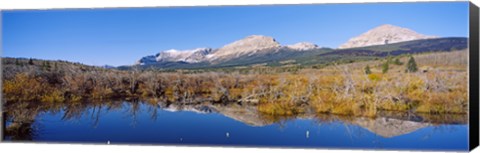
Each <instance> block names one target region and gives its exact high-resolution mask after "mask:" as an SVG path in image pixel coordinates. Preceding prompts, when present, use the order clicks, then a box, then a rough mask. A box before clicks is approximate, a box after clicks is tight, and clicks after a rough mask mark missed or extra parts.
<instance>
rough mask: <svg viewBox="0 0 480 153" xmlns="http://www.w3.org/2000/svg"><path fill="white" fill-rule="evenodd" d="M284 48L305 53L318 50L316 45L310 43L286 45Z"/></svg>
mask: <svg viewBox="0 0 480 153" xmlns="http://www.w3.org/2000/svg"><path fill="white" fill-rule="evenodd" d="M286 47H287V48H289V49H293V50H298V51H305V50H311V49H317V48H319V47H318V45H316V44H314V43H310V42H299V43H296V44H293V45H287V46H286Z"/></svg>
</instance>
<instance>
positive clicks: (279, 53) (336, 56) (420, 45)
mask: <svg viewBox="0 0 480 153" xmlns="http://www.w3.org/2000/svg"><path fill="white" fill-rule="evenodd" d="M467 47H468V39H467V38H458V37H452V38H433V39H420V40H413V41H405V42H399V43H392V44H387V45H376V46H367V47H358V48H348V49H330V48H313V49H312V48H309V49H302V50H301V51H299V50H295V49H292V48H289V47H277V48H275V47H274V48H267V49H264V50H258V51H256V52H255V54H241V55H238V56H236V57H235V58H231V59H229V60H222V61H220V62H209V61H201V62H196V63H189V62H185V61H165V62H151V63H149V64H143V65H137V66H139V67H140V68H144V69H145V68H154V69H202V68H227V67H237V66H252V65H258V64H262V65H268V66H282V65H285V61H288V64H290V65H292V64H293V65H304V66H308V65H318V64H328V63H331V62H345V61H357V60H369V59H374V58H378V57H385V56H388V55H391V56H396V55H402V54H415V53H424V52H447V51H452V50H462V49H466V48H467ZM129 68H131V67H130V66H123V67H119V69H129Z"/></svg>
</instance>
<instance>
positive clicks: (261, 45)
mask: <svg viewBox="0 0 480 153" xmlns="http://www.w3.org/2000/svg"><path fill="white" fill-rule="evenodd" d="M279 47H281V45H280V44H279V43H278V42H277V41H276V40H275V39H274V38H272V37H268V36H262V35H251V36H248V37H246V38H244V39H241V40H237V41H235V42H232V43H230V44H227V45H225V46H223V47H221V48H219V49H218V50H216V51H215V52H213V53H212V54H210V55H207V59H208V60H209V61H214V60H228V59H232V58H236V57H240V56H243V55H253V54H255V53H257V52H259V51H265V50H275V49H278V48H279Z"/></svg>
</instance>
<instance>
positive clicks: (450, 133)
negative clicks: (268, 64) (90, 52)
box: [4, 102, 468, 150]
mask: <svg viewBox="0 0 480 153" xmlns="http://www.w3.org/2000/svg"><path fill="white" fill-rule="evenodd" d="M6 111H7V113H6V115H5V116H6V118H7V119H6V125H4V126H6V127H7V128H6V136H5V137H4V139H5V141H34V142H75V143H76V142H78V143H105V144H106V143H107V141H110V143H111V144H175V145H179V144H184V145H229V146H269V147H308V148H367V149H409V150H410V149H420V150H466V149H467V148H468V145H467V144H468V140H467V138H468V136H467V135H468V133H467V131H468V130H467V127H468V125H467V123H466V117H465V116H418V115H411V114H410V115H395V114H386V115H385V117H378V118H376V119H369V118H349V117H342V116H332V115H307V114H304V115H300V116H293V117H278V116H266V115H262V114H259V113H257V112H256V110H255V107H254V106H241V105H237V104H231V105H212V104H203V105H186V106H182V105H174V104H165V103H147V102H102V103H88V104H84V103H79V104H68V105H66V104H42V105H40V106H39V105H32V104H18V105H15V106H8V107H6Z"/></svg>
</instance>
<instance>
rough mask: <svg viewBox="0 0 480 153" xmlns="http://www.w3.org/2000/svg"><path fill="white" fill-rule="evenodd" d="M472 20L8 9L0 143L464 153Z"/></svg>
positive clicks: (294, 8)
mask: <svg viewBox="0 0 480 153" xmlns="http://www.w3.org/2000/svg"><path fill="white" fill-rule="evenodd" d="M468 7H469V5H468V2H428V3H358V4H308V5H259V6H202V7H194V6H192V7H156V8H111V9H53V10H5V11H2V12H1V13H2V14H1V15H2V32H3V33H2V43H3V46H2V50H3V52H2V55H1V56H2V59H1V60H2V106H3V107H2V119H3V125H2V126H3V128H4V131H3V134H4V135H3V137H2V140H3V141H4V142H34V143H45V142H47V143H87V144H90V143H93V144H140V145H201V146H244V147H287V148H291V147H293V148H348V149H352V148H353V149H357V148H358V149H387V150H389V149H396V150H398V149H400V150H434V151H437V150H444V151H465V150H468V117H467V114H468V102H469V98H468V97H469V90H468V85H469V82H468V75H469V72H468V65H469V52H468V36H469V35H468V34H469V33H468V28H469V25H468V24H469V23H468V19H469V14H468V13H469V12H468Z"/></svg>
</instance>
